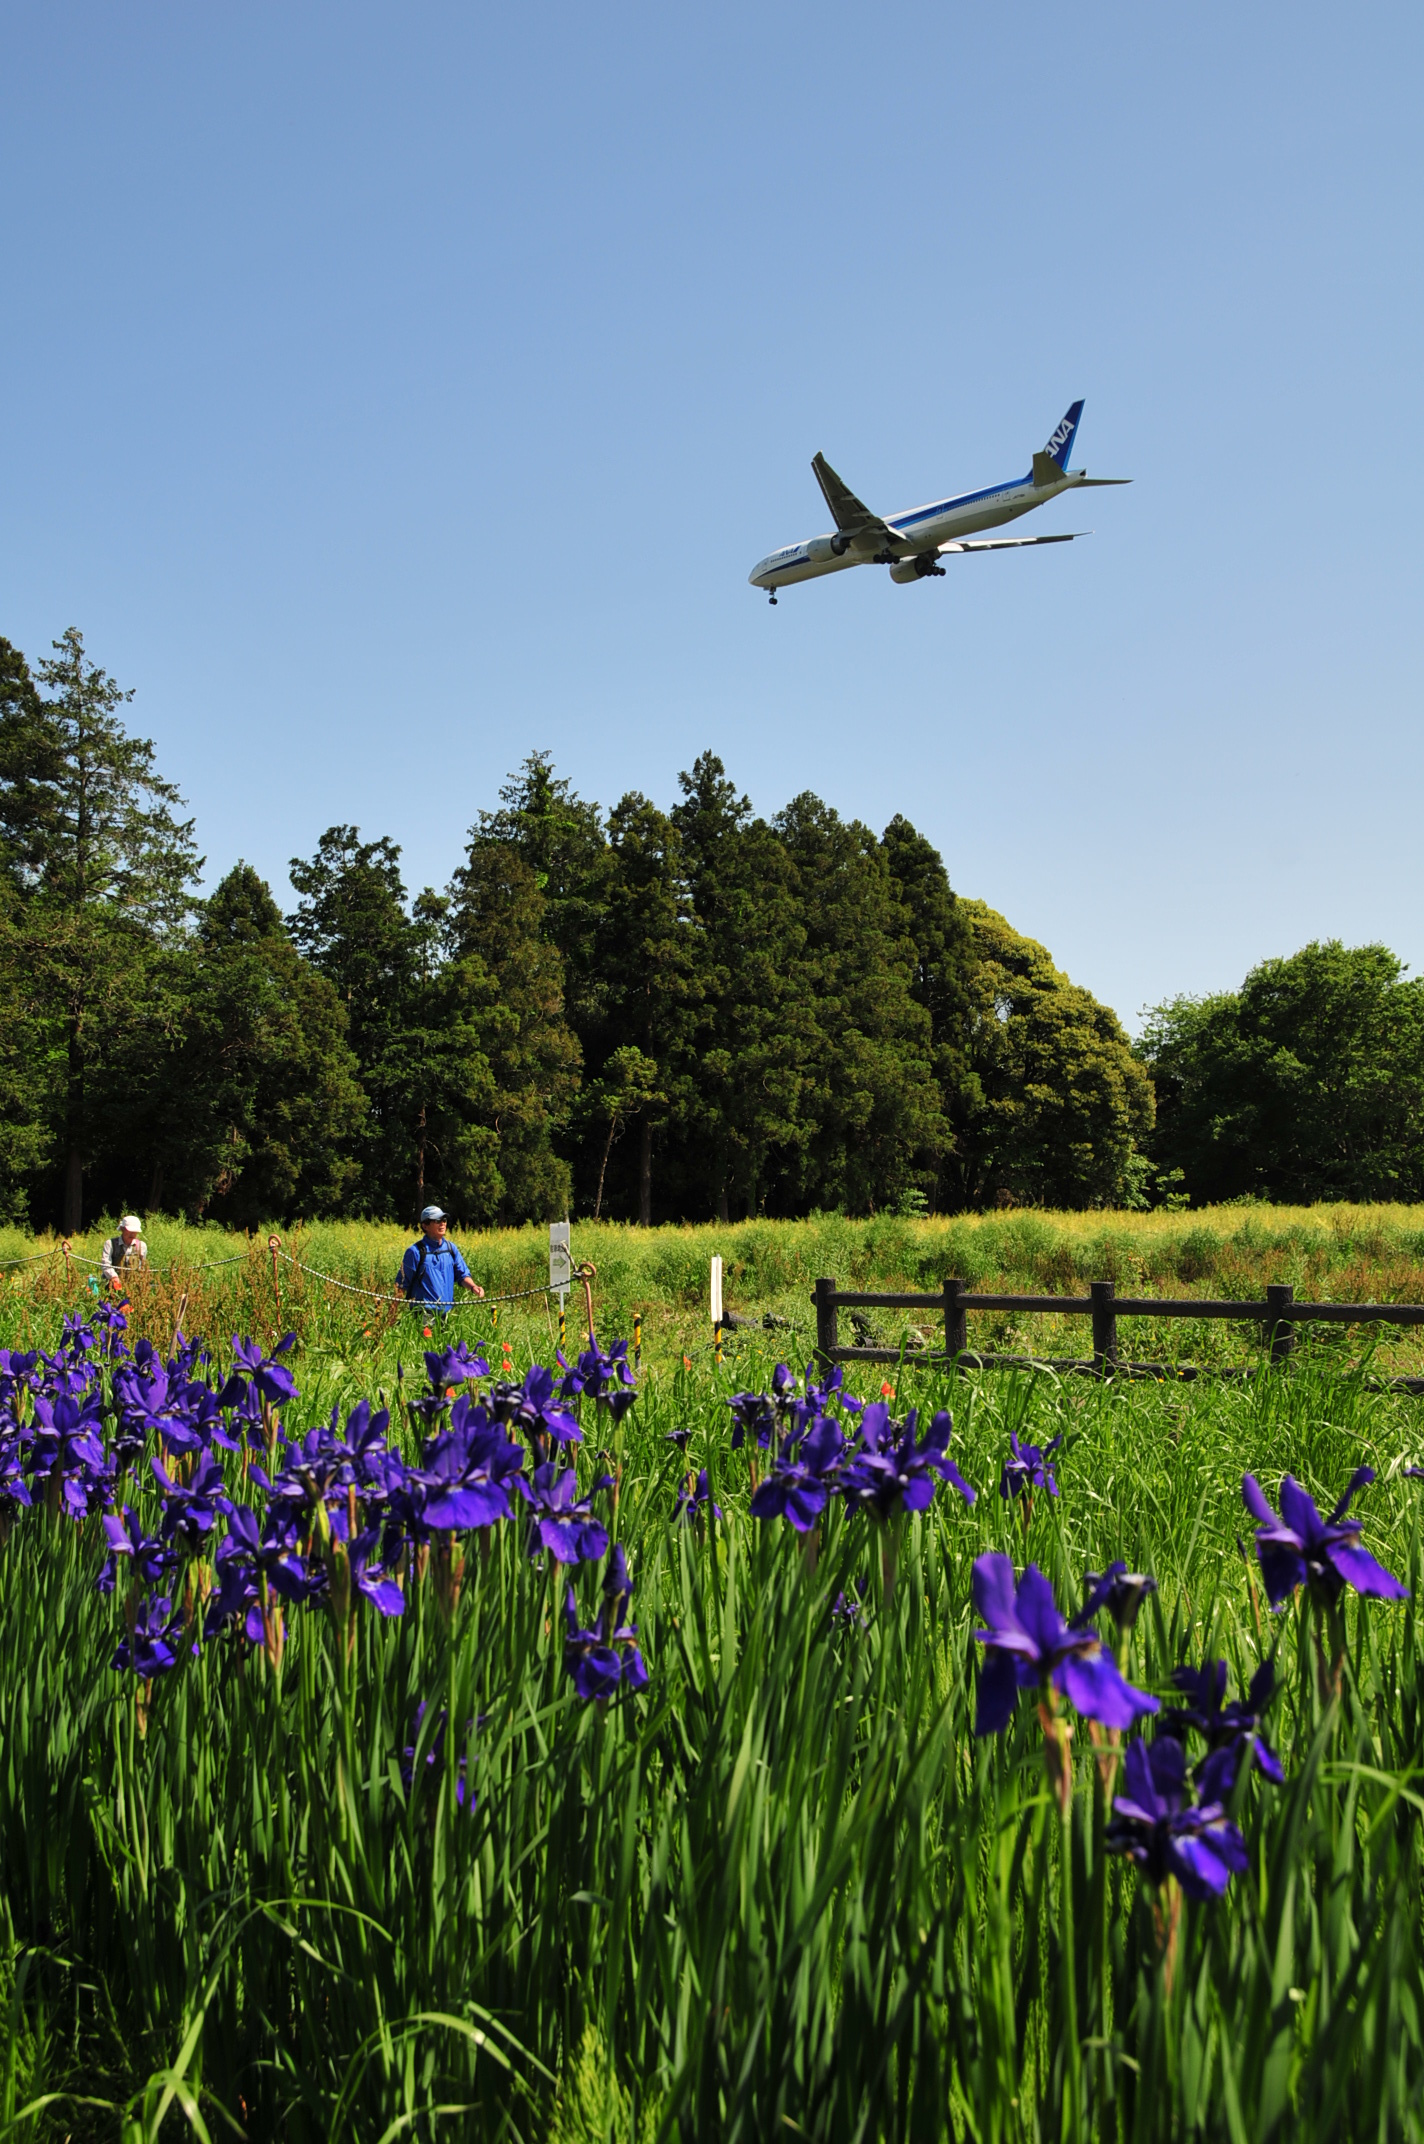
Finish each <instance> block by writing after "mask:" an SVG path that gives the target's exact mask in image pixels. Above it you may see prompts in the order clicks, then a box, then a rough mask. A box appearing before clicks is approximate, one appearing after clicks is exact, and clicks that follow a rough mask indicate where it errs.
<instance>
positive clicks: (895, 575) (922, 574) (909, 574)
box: [890, 551, 944, 586]
mask: <svg viewBox="0 0 1424 2144" xmlns="http://www.w3.org/2000/svg"><path fill="white" fill-rule="evenodd" d="M931 576H933V577H934V579H936V580H939V581H942V580H943V579H944V568H943V566H942V565H941V564H940V562H939V555H938V553H937V552H935V551H921V552H920V553H919V554H918V556H917V557H915V558H897V559H896V561H895V563H894V565H893V566H892V567H891V568H890V578H891V580H892V581H899V582H900V583H901V585H902V586H903V585H904V583H905V582H907V581H923V580H927V579H929V578H930V577H931Z"/></svg>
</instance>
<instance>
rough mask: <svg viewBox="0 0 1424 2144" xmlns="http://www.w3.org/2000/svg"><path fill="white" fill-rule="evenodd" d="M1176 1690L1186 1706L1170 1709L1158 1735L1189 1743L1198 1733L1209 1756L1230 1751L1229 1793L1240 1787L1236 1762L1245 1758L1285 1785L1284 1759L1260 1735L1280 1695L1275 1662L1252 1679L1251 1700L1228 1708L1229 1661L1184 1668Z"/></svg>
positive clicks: (1174, 1680)
mask: <svg viewBox="0 0 1424 2144" xmlns="http://www.w3.org/2000/svg"><path fill="white" fill-rule="evenodd" d="M1172 1683H1173V1687H1174V1688H1175V1689H1178V1690H1180V1691H1181V1692H1182V1694H1183V1696H1184V1697H1185V1698H1186V1700H1187V1702H1186V1704H1185V1705H1169V1706H1168V1708H1167V1710H1166V1711H1165V1712H1164V1713H1163V1714H1162V1717H1161V1719H1160V1720H1159V1721H1158V1723H1157V1732H1158V1734H1159V1735H1168V1736H1170V1737H1171V1738H1172V1740H1173V1741H1176V1742H1185V1741H1186V1739H1187V1735H1188V1733H1189V1731H1190V1730H1192V1729H1193V1728H1194V1729H1195V1730H1196V1732H1197V1733H1198V1734H1199V1735H1202V1736H1203V1737H1204V1738H1205V1740H1206V1746H1207V1749H1208V1750H1209V1751H1213V1752H1214V1751H1216V1750H1227V1751H1229V1752H1231V1753H1232V1756H1233V1764H1232V1771H1231V1780H1230V1782H1229V1783H1228V1786H1227V1788H1226V1791H1227V1792H1228V1793H1229V1792H1230V1791H1231V1787H1232V1786H1234V1785H1235V1782H1236V1760H1239V1758H1240V1757H1241V1756H1242V1755H1243V1754H1249V1755H1251V1756H1252V1757H1254V1758H1255V1760H1256V1762H1257V1764H1259V1765H1260V1767H1261V1770H1262V1771H1263V1772H1264V1773H1265V1775H1266V1777H1267V1779H1271V1780H1274V1781H1275V1784H1276V1785H1277V1786H1280V1785H1281V1784H1282V1783H1283V1781H1284V1779H1285V1776H1286V1775H1285V1773H1284V1772H1283V1771H1282V1770H1281V1761H1280V1758H1279V1757H1278V1756H1277V1755H1276V1753H1275V1751H1274V1750H1273V1749H1272V1748H1271V1747H1270V1745H1269V1744H1268V1743H1267V1742H1266V1740H1265V1739H1264V1737H1263V1736H1262V1735H1260V1734H1259V1733H1258V1732H1257V1729H1258V1727H1259V1725H1260V1720H1261V1715H1262V1713H1263V1712H1264V1711H1265V1709H1266V1707H1267V1706H1268V1705H1269V1704H1270V1702H1271V1699H1272V1698H1273V1697H1274V1696H1275V1694H1276V1670H1275V1663H1274V1662H1273V1661H1270V1660H1263V1661H1262V1663H1261V1665H1260V1667H1258V1668H1257V1670H1256V1672H1255V1674H1254V1675H1253V1676H1252V1677H1251V1687H1250V1689H1249V1690H1248V1691H1247V1693H1246V1696H1245V1697H1244V1699H1243V1698H1238V1699H1237V1700H1236V1701H1235V1703H1234V1704H1230V1705H1228V1704H1227V1703H1226V1702H1225V1698H1226V1662H1225V1661H1224V1660H1204V1661H1203V1662H1202V1664H1201V1666H1200V1667H1199V1668H1191V1667H1186V1666H1183V1667H1179V1668H1177V1669H1176V1670H1175V1671H1174V1673H1173V1675H1172Z"/></svg>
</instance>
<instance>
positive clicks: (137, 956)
mask: <svg viewBox="0 0 1424 2144" xmlns="http://www.w3.org/2000/svg"><path fill="white" fill-rule="evenodd" d="M54 650H55V652H54V654H53V656H51V657H48V658H46V660H45V661H43V662H41V663H40V664H39V666H38V689H37V690H32V689H27V688H26V685H25V681H24V678H23V676H22V675H21V665H20V664H17V662H16V651H15V650H13V649H8V652H7V655H6V659H5V664H4V669H5V676H6V682H5V688H4V690H3V691H0V855H3V859H4V865H5V869H6V872H7V874H8V877H9V881H10V885H11V888H12V889H13V891H14V893H15V895H16V896H17V897H18V904H19V905H18V909H17V911H16V916H17V929H18V933H19V952H20V957H21V962H22V966H23V969H24V989H25V994H26V996H27V998H28V1001H29V1002H30V1003H31V1004H32V1005H34V1006H35V1007H37V1008H40V1009H41V1014H40V1016H41V1020H42V1026H43V1030H44V1033H43V1039H42V1041H41V1040H39V1039H38V1038H37V1047H40V1048H42V1049H43V1052H44V1056H45V1058H46V1061H47V1067H48V1077H47V1082H46V1084H47V1086H48V1090H49V1093H50V1096H51V1103H50V1107H51V1122H52V1130H51V1139H52V1143H53V1146H54V1147H55V1148H56V1149H57V1151H58V1152H59V1154H60V1155H61V1157H62V1159H63V1164H64V1183H63V1196H62V1223H63V1226H64V1228H65V1229H66V1230H67V1231H70V1232H71V1233H72V1232H74V1231H75V1230H77V1229H79V1228H80V1227H81V1225H82V1220H83V1182H84V1171H85V1168H86V1166H89V1165H91V1164H92V1163H93V1162H94V1161H95V1160H96V1159H98V1158H100V1157H101V1156H102V1155H103V1154H104V1153H105V1151H106V1149H109V1150H112V1149H113V1147H114V1146H115V1145H116V1144H117V1143H119V1142H118V1140H117V1135H116V1126H118V1125H125V1124H127V1123H128V1122H129V1121H131V1118H132V1113H133V1108H134V1104H135V1096H134V1093H133V1090H132V1087H131V1085H126V1084H125V1083H124V1081H123V1080H122V1079H121V1078H120V1077H119V1075H118V1071H117V1067H118V1066H119V1065H121V1064H124V1063H127V1064H130V1065H131V1064H132V1063H133V1062H134V1059H135V1057H136V1056H137V1057H138V1058H139V1059H141V1060H143V1061H145V1062H147V1063H148V1064H152V1063H153V1062H154V1061H156V1058H157V1057H158V1055H159V1054H161V1051H160V1049H159V1048H158V1047H157V1045H158V1044H159V1042H160V1039H161V1038H162V1037H164V1036H166V1035H168V1034H170V1033H171V1032H172V1031H173V1028H174V1025H175V1022H176V1020H177V1017H178V1014H179V1010H180V1007H179V1004H178V1001H177V1000H176V998H175V997H174V994H173V990H172V979H173V972H174V971H173V963H172V960H171V958H170V957H169V956H170V955H171V954H172V952H173V951H174V950H175V949H176V948H177V947H179V946H181V943H182V941H183V937H184V934H185V931H186V929H187V925H188V920H189V917H190V914H191V911H192V906H193V901H192V896H191V895H190V893H189V892H188V888H189V886H190V885H191V884H192V882H193V881H194V879H195V878H196V876H197V874H198V871H199V870H200V869H201V859H200V858H199V857H198V856H197V854H196V852H195V848H194V843H193V834H192V821H191V820H182V819H179V818H177V817H175V813H174V807H176V806H178V805H180V804H181V798H180V797H179V795H178V792H177V790H176V789H174V788H173V786H172V785H171V783H168V782H166V781H164V780H163V779H162V778H161V777H160V776H159V775H158V773H157V771H156V768H155V764H154V758H155V755H154V748H153V746H152V744H150V743H148V742H147V741H146V740H144V739H142V738H137V737H131V736H130V735H129V734H128V732H127V730H126V729H125V727H124V724H123V721H122V718H121V716H120V713H119V710H120V708H121V707H122V706H123V705H124V704H125V702H126V701H127V700H129V699H131V698H132V694H131V693H125V692H122V691H121V690H120V689H119V687H118V686H117V685H116V684H115V683H114V681H113V679H112V678H110V677H109V676H108V675H107V674H106V673H105V672H104V671H103V670H101V669H100V668H99V667H98V665H97V664H93V663H91V662H89V660H88V658H87V656H86V654H85V650H84V642H83V638H82V636H81V634H80V633H79V632H78V631H77V630H76V629H75V628H73V627H71V628H70V630H69V631H68V632H66V633H65V634H64V635H63V637H62V638H61V639H60V640H57V641H56V642H55V643H54ZM145 1051H146V1052H147V1056H146V1058H145Z"/></svg>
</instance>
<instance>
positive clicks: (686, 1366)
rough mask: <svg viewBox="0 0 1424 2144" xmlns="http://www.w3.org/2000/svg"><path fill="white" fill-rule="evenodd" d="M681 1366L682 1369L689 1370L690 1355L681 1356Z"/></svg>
mask: <svg viewBox="0 0 1424 2144" xmlns="http://www.w3.org/2000/svg"><path fill="white" fill-rule="evenodd" d="M682 1367H683V1368H684V1370H690V1369H691V1368H692V1357H691V1356H690V1355H684V1356H683V1358H682Z"/></svg>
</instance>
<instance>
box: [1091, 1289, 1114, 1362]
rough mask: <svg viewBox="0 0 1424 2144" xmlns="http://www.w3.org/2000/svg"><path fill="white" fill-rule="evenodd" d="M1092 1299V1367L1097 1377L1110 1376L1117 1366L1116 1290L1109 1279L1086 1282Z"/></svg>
mask: <svg viewBox="0 0 1424 2144" xmlns="http://www.w3.org/2000/svg"><path fill="white" fill-rule="evenodd" d="M1088 1293H1089V1295H1090V1296H1091V1297H1092V1299H1093V1367H1094V1369H1095V1370H1096V1371H1097V1373H1098V1375H1099V1377H1111V1375H1112V1373H1113V1371H1114V1370H1115V1369H1116V1368H1117V1309H1116V1306H1115V1303H1114V1297H1115V1296H1116V1294H1117V1290H1116V1289H1115V1288H1114V1286H1113V1284H1112V1282H1111V1281H1110V1280H1094V1281H1089V1283H1088Z"/></svg>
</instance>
